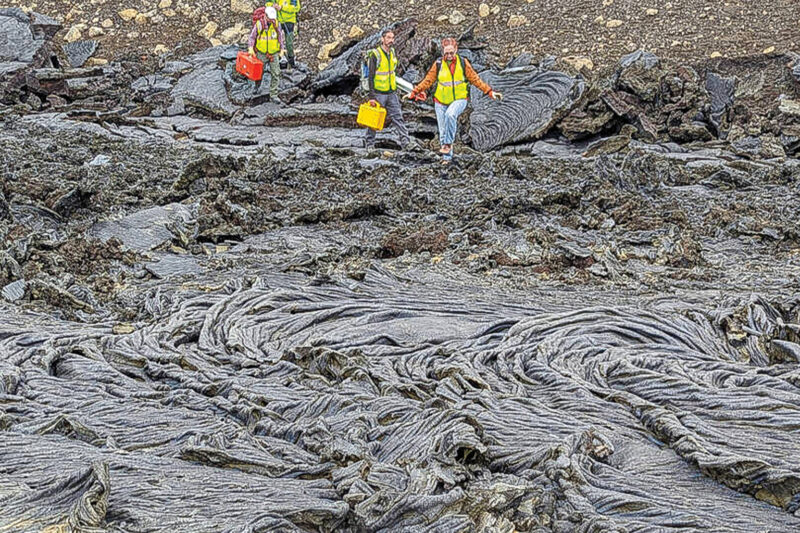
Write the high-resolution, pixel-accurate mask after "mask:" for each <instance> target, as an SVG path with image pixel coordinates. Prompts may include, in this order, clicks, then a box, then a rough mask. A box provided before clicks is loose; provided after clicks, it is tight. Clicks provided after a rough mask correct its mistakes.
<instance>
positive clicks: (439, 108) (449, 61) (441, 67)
mask: <svg viewBox="0 0 800 533" xmlns="http://www.w3.org/2000/svg"><path fill="white" fill-rule="evenodd" d="M434 83H436V91H435V92H434V94H433V102H434V106H435V108H436V121H437V123H438V124H439V144H441V149H440V150H439V151H440V153H441V154H442V156H443V161H442V163H444V164H447V163H450V161H451V160H452V159H453V142H454V141H455V139H456V133H457V131H458V117H459V116H460V115H461V113H463V112H464V110H465V109H466V108H467V102H468V100H469V85H470V84H472V85H474V86H475V87H477V88H478V90H480V91H482V92H483V93H484V94H486V95H487V96H489V98H491V99H492V100H502V99H503V95H502V94H500V93H499V92H497V91H494V90H492V88H491V87H489V85H488V84H487V83H486V82H484V81H483V80H482V79H481V78H480V76H478V73H477V72H475V69H474V68H472V65H471V64H470V62H469V61H468V60H467V59H464V58H463V57H461V56H459V55H458V43H457V42H456V40H455V39H453V38H452V37H448V38H446V39H443V40H442V57H441V58H440V59H437V60H436V61H435V62H434V63H433V65H431V68H430V69H428V73H427V74H426V75H425V78H424V79H423V80H422V81H421V82H420V83H419V84H418V85H417V86H416V87H414V89H413V90H412V91H411V92H410V93H409V94H408V95H406V98H408V99H410V100H416V99H418V97H419V96H420V95H421V94H422V93H424V92H425V91H427V90H428V89H430V88H431V87H432V86H433V84H434Z"/></svg>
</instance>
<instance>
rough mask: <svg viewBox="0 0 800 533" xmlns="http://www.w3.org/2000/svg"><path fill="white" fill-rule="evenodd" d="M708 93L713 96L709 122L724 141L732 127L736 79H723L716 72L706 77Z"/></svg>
mask: <svg viewBox="0 0 800 533" xmlns="http://www.w3.org/2000/svg"><path fill="white" fill-rule="evenodd" d="M706 91H708V94H709V95H710V96H711V106H710V109H709V117H708V118H709V122H710V123H711V126H712V127H713V129H714V132H715V133H716V135H717V137H720V138H722V139H724V138H725V137H726V136H727V130H728V128H729V127H730V115H731V112H732V110H733V104H734V93H735V92H736V79H735V78H723V77H721V76H719V75H718V74H716V73H714V72H709V73H708V75H707V76H706Z"/></svg>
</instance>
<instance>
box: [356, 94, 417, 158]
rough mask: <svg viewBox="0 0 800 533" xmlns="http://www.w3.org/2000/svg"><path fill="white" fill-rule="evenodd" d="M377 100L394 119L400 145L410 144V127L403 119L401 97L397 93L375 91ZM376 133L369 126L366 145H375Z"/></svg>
mask: <svg viewBox="0 0 800 533" xmlns="http://www.w3.org/2000/svg"><path fill="white" fill-rule="evenodd" d="M375 100H377V101H378V103H379V104H380V105H381V106H382V107H385V108H386V116H387V118H390V119H392V124H393V125H394V127H395V129H396V130H397V134H398V136H399V137H400V145H401V146H405V145H406V144H408V141H409V137H408V128H406V123H405V122H404V121H403V109H402V108H401V107H400V99H399V98H398V97H397V93H396V92H391V93H375ZM375 135H376V133H375V130H373V129H371V128H367V133H366V134H365V135H364V145H365V146H366V147H368V148H369V147H372V146H374V145H375Z"/></svg>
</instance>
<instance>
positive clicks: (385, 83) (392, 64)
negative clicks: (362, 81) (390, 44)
mask: <svg viewBox="0 0 800 533" xmlns="http://www.w3.org/2000/svg"><path fill="white" fill-rule="evenodd" d="M372 52H373V53H374V54H377V55H376V57H377V59H378V62H377V66H376V68H375V90H376V91H378V92H381V93H388V92H391V91H395V90H397V75H396V74H395V69H396V68H397V56H395V55H394V48H392V49H391V50H389V57H386V52H384V51H383V48H381V47H380V46H379V47H378V48H376V49H375V50H373V51H372Z"/></svg>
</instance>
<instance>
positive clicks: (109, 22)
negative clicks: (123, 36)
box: [100, 19, 114, 29]
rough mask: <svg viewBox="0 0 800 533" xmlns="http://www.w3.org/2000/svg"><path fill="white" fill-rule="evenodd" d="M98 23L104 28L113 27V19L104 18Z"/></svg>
mask: <svg viewBox="0 0 800 533" xmlns="http://www.w3.org/2000/svg"><path fill="white" fill-rule="evenodd" d="M100 25H101V26H102V27H104V28H105V29H108V28H113V27H114V21H113V20H111V19H105V20H104V21H103V22H101V23H100Z"/></svg>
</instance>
